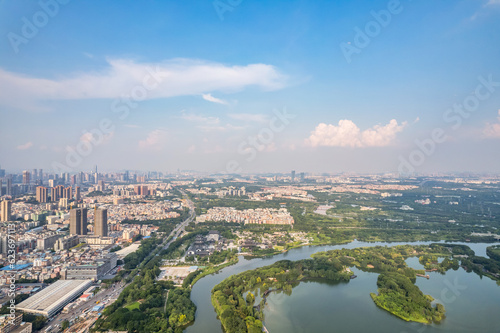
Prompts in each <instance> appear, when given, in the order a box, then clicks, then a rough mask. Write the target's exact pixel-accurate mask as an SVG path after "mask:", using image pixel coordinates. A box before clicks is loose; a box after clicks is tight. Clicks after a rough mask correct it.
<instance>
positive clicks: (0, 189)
mask: <svg viewBox="0 0 500 333" xmlns="http://www.w3.org/2000/svg"><path fill="white" fill-rule="evenodd" d="M2 195H3V184H2V180H1V179H0V197H1V196H2Z"/></svg>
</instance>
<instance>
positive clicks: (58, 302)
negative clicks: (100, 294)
mask: <svg viewBox="0 0 500 333" xmlns="http://www.w3.org/2000/svg"><path fill="white" fill-rule="evenodd" d="M91 284H92V281H91V280H59V281H56V282H54V283H53V284H51V285H50V286H49V287H47V288H45V289H43V290H42V291H40V292H39V293H37V294H35V295H33V296H31V297H30V298H28V299H27V300H25V301H23V302H21V303H20V304H19V305H18V306H17V309H18V310H21V311H24V312H29V313H36V314H41V315H45V316H47V317H50V316H52V315H53V314H55V313H56V312H57V311H58V310H60V309H62V308H63V307H64V306H65V305H66V304H67V303H69V302H70V301H72V300H73V299H75V298H76V297H77V296H78V295H79V294H81V293H82V292H83V291H84V290H86V289H87V288H88V287H90V285H91Z"/></svg>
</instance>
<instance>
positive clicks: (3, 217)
mask: <svg viewBox="0 0 500 333" xmlns="http://www.w3.org/2000/svg"><path fill="white" fill-rule="evenodd" d="M0 208H1V209H0V210H1V212H0V222H7V221H10V217H11V210H12V201H10V200H4V201H2V202H1V203H0Z"/></svg>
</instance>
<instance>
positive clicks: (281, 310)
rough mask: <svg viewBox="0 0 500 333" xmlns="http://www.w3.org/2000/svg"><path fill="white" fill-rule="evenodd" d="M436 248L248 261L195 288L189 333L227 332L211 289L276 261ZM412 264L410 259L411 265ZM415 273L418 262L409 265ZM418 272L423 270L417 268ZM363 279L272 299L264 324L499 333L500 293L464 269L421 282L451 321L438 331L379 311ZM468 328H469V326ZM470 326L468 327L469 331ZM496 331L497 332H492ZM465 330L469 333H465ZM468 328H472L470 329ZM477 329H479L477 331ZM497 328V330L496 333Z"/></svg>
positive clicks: (286, 328) (479, 246) (309, 250)
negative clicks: (231, 278)
mask: <svg viewBox="0 0 500 333" xmlns="http://www.w3.org/2000/svg"><path fill="white" fill-rule="evenodd" d="M430 243H435V242H401V243H399V242H393V243H383V242H374V243H367V242H359V241H353V242H351V243H348V244H343V245H329V246H305V247H301V248H297V249H292V250H290V251H288V252H286V253H283V254H279V255H275V256H272V257H268V258H256V259H250V260H248V259H245V258H243V257H240V261H239V262H238V263H237V264H236V265H233V266H229V267H226V268H224V269H223V270H221V271H220V272H219V273H216V274H212V275H208V276H206V277H204V278H202V279H200V280H199V281H198V282H196V284H195V285H194V287H193V290H192V292H191V299H192V300H193V302H194V303H195V304H196V306H197V310H196V316H195V322H194V324H193V325H191V326H189V327H188V328H186V330H185V332H187V333H193V332H200V333H207V332H209V333H212V332H222V327H221V324H220V321H219V320H218V319H217V317H216V313H215V311H214V309H213V306H212V303H211V301H210V295H211V290H212V288H213V287H214V286H215V285H217V284H218V283H219V282H221V281H222V280H224V279H225V278H227V277H229V276H231V275H234V274H238V273H241V272H244V271H247V270H250V269H255V268H259V267H262V266H267V265H270V264H272V263H274V262H276V261H279V260H283V259H287V260H300V259H306V258H310V256H311V254H313V253H315V252H321V251H327V250H333V249H342V248H349V249H351V248H356V247H364V246H377V245H382V246H385V245H387V246H394V245H401V244H413V245H424V244H430ZM450 244H465V245H467V246H469V247H470V248H471V249H472V250H474V251H475V252H476V255H479V256H486V247H487V246H490V245H493V244H483V243H471V244H469V243H450ZM410 260H411V259H410ZM408 264H409V265H410V266H411V267H414V265H419V264H418V260H417V261H416V263H415V262H414V261H410V262H408ZM415 268H418V266H417V267H415ZM353 271H354V272H355V274H356V275H358V278H356V279H354V280H351V281H350V282H349V283H341V284H331V283H318V282H306V283H304V282H303V283H301V284H300V285H299V286H297V287H295V288H294V289H293V292H292V295H291V296H286V295H284V294H274V293H273V294H272V295H271V296H270V297H268V299H267V301H268V305H266V307H265V311H264V313H265V316H266V320H265V324H266V327H267V328H268V329H269V331H270V332H271V333H279V332H332V331H333V329H334V328H335V331H338V332H348V331H351V332H365V331H368V330H369V331H370V332H419V333H420V332H499V331H500V315H499V314H500V301H499V300H500V287H499V286H497V285H496V283H495V282H494V281H492V280H490V279H488V278H486V277H485V278H483V279H482V280H481V279H480V278H479V276H477V275H476V274H474V273H470V274H468V273H466V272H465V271H464V270H463V269H459V270H458V271H456V272H455V271H448V272H447V273H446V275H441V274H439V273H435V272H433V273H430V275H431V278H430V279H429V280H427V279H422V278H419V279H418V280H417V285H418V286H419V287H420V289H421V290H422V291H423V292H424V293H425V294H430V295H432V296H433V297H434V298H436V299H440V300H441V303H442V304H443V305H445V308H446V310H447V313H446V315H447V318H446V319H445V320H444V321H443V323H441V324H439V325H422V324H415V323H407V322H404V321H403V320H401V319H399V318H396V317H394V316H393V315H391V314H390V313H388V312H386V311H384V310H381V309H379V308H377V307H376V306H375V304H374V303H373V301H372V299H371V298H370V292H376V289H377V285H376V281H377V276H378V275H377V274H375V273H365V272H361V271H359V270H357V269H355V268H354V269H353ZM464 325H465V326H464ZM467 325H469V326H467ZM492 325H495V326H492ZM461 327H464V329H465V330H460V328H461ZM468 327H469V328H468ZM471 327H475V328H478V329H479V330H478V329H472V328H471ZM493 327H494V329H493Z"/></svg>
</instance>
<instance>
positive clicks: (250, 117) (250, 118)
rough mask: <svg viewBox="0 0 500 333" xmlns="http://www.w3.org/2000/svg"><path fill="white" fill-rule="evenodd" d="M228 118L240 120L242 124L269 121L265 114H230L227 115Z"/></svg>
mask: <svg viewBox="0 0 500 333" xmlns="http://www.w3.org/2000/svg"><path fill="white" fill-rule="evenodd" d="M228 116H229V117H230V118H233V119H236V120H241V121H244V122H257V123H266V122H268V121H269V117H268V116H267V115H265V114H254V113H230V114H228Z"/></svg>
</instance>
